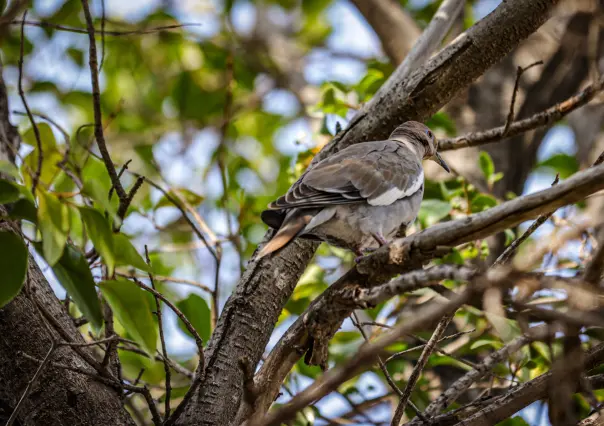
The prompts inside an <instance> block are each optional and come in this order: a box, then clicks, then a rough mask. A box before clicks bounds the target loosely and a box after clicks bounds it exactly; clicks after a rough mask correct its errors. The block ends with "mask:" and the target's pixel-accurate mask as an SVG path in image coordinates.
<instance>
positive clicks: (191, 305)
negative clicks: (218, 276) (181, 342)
mask: <svg viewBox="0 0 604 426" xmlns="http://www.w3.org/2000/svg"><path fill="white" fill-rule="evenodd" d="M176 306H177V307H178V309H180V310H181V311H182V313H183V314H184V315H185V317H187V319H188V320H189V322H190V323H191V325H193V327H194V328H195V330H196V331H197V333H199V336H200V337H201V338H202V339H203V341H204V342H207V341H208V339H209V338H210V335H211V334H212V323H211V311H210V307H209V306H208V303H207V302H206V301H205V299H204V298H203V297H201V296H199V295H197V294H195V293H192V294H190V295H189V296H188V297H187V298H186V299H184V300H181V301H180V302H178V303H177V304H176ZM178 326H179V327H180V329H181V330H182V331H184V332H185V333H186V334H187V335H188V336H191V333H189V330H187V327H186V326H185V324H184V323H183V322H182V321H181V320H180V319H179V320H178ZM191 337H193V336H191Z"/></svg>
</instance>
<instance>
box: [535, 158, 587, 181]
mask: <svg viewBox="0 0 604 426" xmlns="http://www.w3.org/2000/svg"><path fill="white" fill-rule="evenodd" d="M537 166H538V167H547V168H550V169H553V170H554V171H555V172H556V173H558V174H560V178H561V179H566V178H568V177H569V176H571V175H572V174H574V173H576V172H577V171H578V170H579V162H578V161H577V158H576V157H575V156H574V155H568V154H554V155H552V156H551V157H550V158H548V159H547V160H545V161H542V162H541V163H539V164H538V165H537Z"/></svg>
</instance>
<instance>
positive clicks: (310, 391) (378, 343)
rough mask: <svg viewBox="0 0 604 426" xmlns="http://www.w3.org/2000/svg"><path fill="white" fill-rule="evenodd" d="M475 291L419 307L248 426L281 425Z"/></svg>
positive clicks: (468, 291)
mask: <svg viewBox="0 0 604 426" xmlns="http://www.w3.org/2000/svg"><path fill="white" fill-rule="evenodd" d="M475 291H476V289H474V288H468V289H466V290H465V291H464V292H463V293H461V294H459V295H457V296H456V297H454V298H452V299H451V300H450V301H448V302H446V303H440V302H432V303H430V304H428V305H427V306H423V307H421V308H420V309H418V312H417V313H416V314H415V315H413V316H412V317H410V318H408V319H407V320H405V321H403V322H401V323H400V324H398V325H397V326H396V328H394V329H392V330H391V331H389V332H388V333H385V334H383V335H381V336H380V337H378V338H377V339H376V340H375V341H374V342H373V343H370V344H366V345H364V346H362V347H361V348H360V349H359V351H358V353H357V354H356V356H355V357H354V358H352V359H350V360H349V361H348V362H346V363H345V364H343V365H341V366H339V367H336V368H334V369H332V370H329V371H328V372H327V373H325V374H324V375H323V376H321V377H320V378H319V379H317V380H316V381H315V382H314V383H313V384H312V385H310V386H309V387H307V388H306V389H305V390H304V391H302V392H300V393H299V394H298V395H296V396H295V397H294V398H293V399H292V400H291V401H290V402H288V403H287V404H285V405H284V406H283V407H281V408H280V409H278V410H277V411H275V412H273V413H270V414H268V415H267V416H265V418H264V419H263V420H262V421H261V422H253V423H251V425H250V426H259V425H264V426H279V425H281V423H282V422H284V421H286V420H288V419H290V418H292V416H294V415H295V413H296V412H298V411H299V410H301V409H302V408H304V407H306V406H308V405H309V404H311V403H312V402H313V401H316V400H318V399H320V398H322V397H323V396H325V395H327V394H328V393H330V392H331V391H333V390H335V389H336V388H337V387H338V386H339V385H340V384H341V383H343V382H344V381H346V380H348V379H350V378H352V377H354V376H355V375H357V374H358V373H359V372H360V371H362V370H363V368H364V367H366V366H367V365H368V364H371V363H373V362H374V361H375V360H376V358H377V357H378V355H379V354H380V353H381V352H382V351H383V350H384V348H385V347H387V346H388V345H391V344H392V343H394V342H396V341H397V340H398V339H400V338H401V337H402V336H403V335H405V334H409V333H412V332H414V331H416V330H419V329H422V328H425V327H427V326H429V325H430V324H432V323H434V322H435V321H437V320H438V319H440V318H442V317H443V316H444V315H448V314H451V313H452V312H454V311H455V310H457V309H458V308H459V307H460V306H462V305H463V304H464V303H465V302H467V301H468V300H469V299H470V297H471V296H472V295H473V294H474V292H475Z"/></svg>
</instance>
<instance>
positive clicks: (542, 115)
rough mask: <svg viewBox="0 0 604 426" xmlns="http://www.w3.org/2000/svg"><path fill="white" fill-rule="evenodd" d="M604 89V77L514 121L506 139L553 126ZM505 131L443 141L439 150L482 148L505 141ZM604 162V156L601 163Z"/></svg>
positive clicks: (500, 129)
mask: <svg viewBox="0 0 604 426" xmlns="http://www.w3.org/2000/svg"><path fill="white" fill-rule="evenodd" d="M602 89H604V77H603V78H601V79H600V80H599V81H598V82H596V83H593V84H590V85H589V86H587V87H585V88H584V89H583V90H581V91H580V92H579V93H577V94H576V95H574V96H571V97H570V98H568V99H566V100H564V101H562V102H560V103H558V104H556V105H554V106H552V107H550V108H548V109H546V110H543V111H541V112H538V113H536V114H534V115H532V116H531V117H528V118H525V119H524V120H520V121H514V122H513V123H512V124H510V126H509V128H508V131H507V133H505V137H506V138H511V137H512V136H516V135H519V134H522V133H524V132H527V131H529V130H534V129H537V128H539V127H545V126H551V125H552V124H553V123H555V122H556V121H558V120H560V119H562V118H563V117H565V116H566V115H568V114H570V113H571V112H573V111H575V110H576V109H578V108H581V107H582V106H584V105H586V104H587V103H589V102H590V101H591V100H592V99H594V98H595V97H596V96H597V95H598V94H599V93H600V92H601V91H602ZM504 130H505V126H499V127H495V128H493V129H489V130H485V131H482V132H472V133H468V134H466V135H462V136H457V137H455V138H450V139H441V140H439V142H438V150H439V151H449V150H452V149H461V148H466V147H469V146H480V145H486V144H488V143H492V142H498V141H501V140H503V139H504ZM603 160H604V156H603V158H602V160H600V161H603Z"/></svg>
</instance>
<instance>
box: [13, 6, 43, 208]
mask: <svg viewBox="0 0 604 426" xmlns="http://www.w3.org/2000/svg"><path fill="white" fill-rule="evenodd" d="M17 3H18V2H17ZM26 16H27V10H26V11H25V12H23V20H24V21H25V17H26ZM24 42H25V31H24V27H23V25H21V42H20V47H19V84H18V86H19V96H20V97H21V102H23V107H24V108H25V111H26V112H27V117H28V118H29V122H30V123H31V127H32V128H33V131H34V136H35V137H36V147H37V149H38V162H37V165H36V172H35V173H34V175H33V176H32V181H31V192H32V194H34V196H35V194H36V187H37V186H38V181H39V180H40V174H41V173H42V161H43V160H44V152H43V151H42V139H41V137H40V130H39V129H38V125H37V124H36V121H35V120H34V116H33V114H32V113H31V110H30V109H29V105H28V104H27V99H25V92H24V91H23V45H24Z"/></svg>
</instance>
